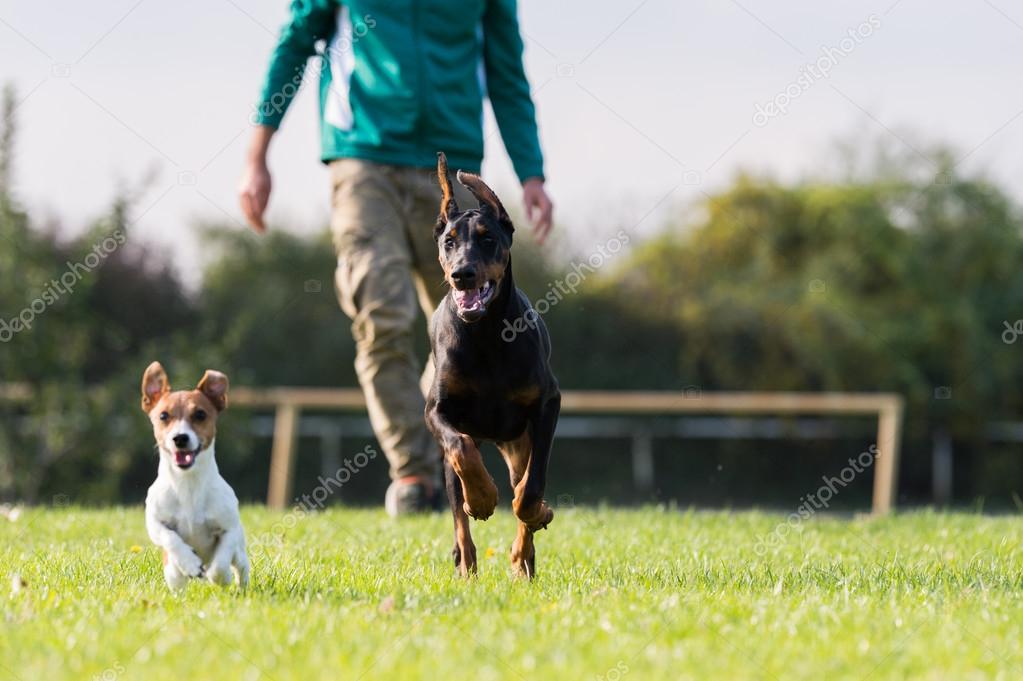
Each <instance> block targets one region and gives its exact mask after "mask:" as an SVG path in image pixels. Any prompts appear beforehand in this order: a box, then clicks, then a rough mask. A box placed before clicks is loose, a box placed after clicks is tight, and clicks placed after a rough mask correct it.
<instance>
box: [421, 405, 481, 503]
mask: <svg viewBox="0 0 1023 681" xmlns="http://www.w3.org/2000/svg"><path fill="white" fill-rule="evenodd" d="M426 424H427V426H429V428H430V430H431V431H432V432H433V435H434V437H435V438H437V444H438V445H440V448H441V451H443V452H444V458H445V460H447V462H448V463H449V464H450V465H451V468H452V469H453V470H454V472H455V474H456V475H457V476H458V479H459V480H460V481H461V482H462V496H463V498H464V499H465V502H464V504H463V508H464V509H465V512H466V513H468V514H469V515H471V516H472V517H473V518H475V519H477V520H486V519H487V518H489V517H490V516H492V515H493V514H494V509H495V508H496V507H497V485H495V484H494V479H493V478H492V477H490V473H488V472H487V469H486V467H485V466H484V465H483V457H482V456H480V450H479V448H478V447H477V446H476V442H475V441H474V440H473V439H472V438H471V437H469V436H468V435H466V434H465V433H460V432H458V431H457V430H455V428H454V427H453V426H452V425H451V424H450V423H448V422H447V420H446V419H445V418H444V416H443V415H441V413H440V412H439V411H438V410H437V406H436V404H434V403H431V404H429V405H428V406H427V409H426Z"/></svg>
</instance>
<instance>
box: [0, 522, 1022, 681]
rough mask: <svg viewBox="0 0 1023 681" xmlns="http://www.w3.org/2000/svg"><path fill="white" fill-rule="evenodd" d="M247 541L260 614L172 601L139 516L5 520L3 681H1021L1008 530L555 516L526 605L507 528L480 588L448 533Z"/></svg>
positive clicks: (195, 593) (219, 602) (238, 605)
mask: <svg viewBox="0 0 1023 681" xmlns="http://www.w3.org/2000/svg"><path fill="white" fill-rule="evenodd" d="M243 520H244V523H245V525H246V530H247V532H248V535H249V537H250V541H254V540H255V541H256V542H257V544H258V545H256V546H253V547H252V550H251V557H252V563H253V583H252V585H251V587H250V589H249V590H248V592H246V593H239V592H237V591H235V590H222V589H219V588H215V587H212V586H210V585H207V584H205V583H200V582H195V583H193V584H191V585H189V587H188V588H187V590H186V591H185V592H184V594H183V595H181V596H175V595H171V594H170V593H169V592H168V591H167V590H166V588H165V587H164V584H163V581H162V576H161V572H160V559H159V554H158V552H157V550H156V549H155V548H154V547H152V546H151V545H150V544H149V542H148V540H147V538H146V535H145V531H144V528H143V517H142V509H141V508H125V509H113V510H103V511H92V510H80V509H53V510H42V509H39V510H27V511H25V512H24V513H23V514H22V515H21V517H20V518H18V519H17V521H16V522H7V521H6V520H3V519H2V518H0V575H2V576H3V577H4V579H5V583H4V584H3V585H0V586H2V590H0V608H2V611H3V620H2V625H0V626H2V635H0V677H3V676H8V675H9V676H10V677H12V678H16V679H23V680H24V681H30V680H31V681H34V680H36V679H60V678H76V679H81V678H85V679H91V678H101V679H105V680H107V681H113V680H114V679H120V678H124V679H133V678H139V679H141V678H145V679H176V680H181V679H204V678H223V679H229V678H243V679H258V678H267V679H280V680H283V679H313V678H333V679H360V678H364V679H375V678H397V679H534V678H537V679H539V678H549V679H559V680H568V679H606V680H609V681H617V680H620V679H637V680H638V679H666V678H671V679H709V678H714V679H797V678H815V679H816V678H820V679H864V678H869V679H907V678H912V679H1020V678H1023V602H1021V594H1023V552H1021V540H1023V524H1021V522H1020V520H1019V518H1017V517H984V516H975V515H957V514H950V515H942V514H932V513H910V514H906V515H901V516H896V517H894V518H889V519H882V520H869V519H863V520H851V519H847V518H815V519H811V520H807V521H805V522H803V523H802V525H801V526H800V527H798V528H797V529H796V530H794V531H793V532H792V533H790V534H789V535H788V536H787V537H786V538H785V539H784V540H783V541H780V542H777V543H771V544H769V548H768V550H766V551H764V550H762V548H761V549H758V548H757V547H763V546H764V544H763V543H758V540H760V539H762V538H763V537H765V536H767V535H768V534H769V533H771V532H772V530H774V528H775V527H776V526H777V524H778V523H779V522H781V521H782V520H783V516H781V515H771V514H762V513H704V512H689V513H687V512H678V511H669V510H658V509H645V510H637V511H618V510H602V509H561V510H560V511H558V515H557V516H556V517H555V520H554V523H553V524H552V525H551V527H550V529H549V530H547V531H544V532H541V533H539V534H538V535H537V537H538V571H539V575H538V578H537V580H536V581H535V582H534V583H532V584H529V583H523V582H521V581H519V582H517V581H513V580H512V579H511V578H510V577H509V572H508V566H507V557H506V550H507V546H508V544H509V542H510V539H511V537H512V535H513V533H514V526H513V523H512V519H511V517H510V514H509V513H508V512H507V511H506V510H504V511H500V512H499V513H498V514H497V515H496V516H495V517H494V518H492V519H491V520H489V521H488V522H486V523H475V533H476V543H477V546H478V547H479V553H480V563H481V574H480V576H479V578H478V579H476V580H474V581H471V582H468V583H466V582H464V581H462V580H460V579H458V578H456V577H454V574H453V569H452V566H451V564H450V562H449V549H450V543H451V532H450V522H449V518H448V516H447V515H446V514H444V515H436V516H433V517H424V518H418V519H412V520H408V521H402V522H394V521H390V520H389V519H387V518H386V517H385V516H384V514H383V512H382V511H351V510H332V511H327V512H323V513H319V514H315V515H310V516H307V517H304V518H295V521H296V522H295V523H294V526H293V527H292V528H291V529H289V530H287V531H286V532H285V533H284V535H283V537H281V536H280V533H279V531H280V529H281V527H282V526H281V525H280V524H279V523H280V521H281V520H282V515H281V514H275V513H272V512H270V511H267V510H265V509H262V508H256V507H250V508H245V509H243ZM278 539H279V540H280V541H277V540H278ZM270 540H273V541H270ZM761 554H762V555H761ZM15 575H18V576H20V580H21V581H24V583H25V586H23V587H21V588H20V589H15V588H13V584H12V579H15V577H14V576H15ZM15 581H19V580H17V579H15Z"/></svg>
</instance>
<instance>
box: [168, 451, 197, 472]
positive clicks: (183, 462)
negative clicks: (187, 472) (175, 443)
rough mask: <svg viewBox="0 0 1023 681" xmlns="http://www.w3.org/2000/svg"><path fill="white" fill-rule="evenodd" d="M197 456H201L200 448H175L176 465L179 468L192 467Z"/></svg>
mask: <svg viewBox="0 0 1023 681" xmlns="http://www.w3.org/2000/svg"><path fill="white" fill-rule="evenodd" d="M197 456H199V450H198V449H175V450H174V465H176V466H177V467H178V468H191V467H192V464H194V463H195V457H197Z"/></svg>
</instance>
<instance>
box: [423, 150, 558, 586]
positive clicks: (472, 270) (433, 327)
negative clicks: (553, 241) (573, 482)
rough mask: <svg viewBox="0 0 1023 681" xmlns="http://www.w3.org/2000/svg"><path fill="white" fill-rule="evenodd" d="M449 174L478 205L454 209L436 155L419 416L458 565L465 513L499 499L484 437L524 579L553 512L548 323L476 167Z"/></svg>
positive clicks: (553, 413) (466, 547)
mask: <svg viewBox="0 0 1023 681" xmlns="http://www.w3.org/2000/svg"><path fill="white" fill-rule="evenodd" d="M457 177H458V182H459V183H461V184H462V185H463V186H464V187H465V188H466V189H468V190H469V191H470V192H471V193H472V194H473V196H475V197H476V199H477V201H478V202H479V206H478V207H477V208H473V209H470V210H466V211H460V210H459V208H458V204H457V203H456V202H455V198H454V195H453V194H452V190H451V179H450V178H449V177H448V169H447V159H446V158H445V156H444V154H443V153H440V154H438V155H437V178H438V181H439V182H440V188H441V193H442V198H441V204H440V215H439V216H438V217H437V224H436V226H435V227H434V237H435V239H436V242H437V248H438V250H439V259H440V263H441V266H442V267H443V269H444V277H445V279H446V280H447V283H448V284H449V285H450V290H449V292H448V294H447V295H446V296H445V297H444V299H443V300H442V301H441V303H440V305H439V306H438V307H437V310H436V311H435V312H434V314H433V317H432V319H431V320H430V345H431V348H432V350H433V358H434V362H435V363H436V373H435V376H434V380H433V385H432V387H431V389H430V392H429V395H428V396H427V401H426V412H425V415H426V423H427V425H428V426H429V428H430V430H431V432H432V433H433V435H434V437H435V438H436V439H437V442H438V444H439V445H440V448H441V451H442V452H443V455H444V479H445V486H446V488H447V494H448V501H449V502H450V504H451V512H452V514H453V515H454V520H455V548H454V550H453V552H452V553H453V556H454V560H455V565H456V567H457V568H458V570H459V572H460V573H461V574H462V575H463V576H469V575H472V574H474V573H475V572H476V569H477V561H476V546H475V545H474V544H473V541H472V535H471V533H470V532H469V516H472V517H473V518H476V519H477V520H486V519H487V518H489V517H490V516H491V514H493V512H494V508H495V506H496V505H497V486H496V485H495V484H494V480H493V478H491V477H490V474H489V473H488V472H487V470H486V468H485V467H484V466H483V459H482V458H481V456H480V452H479V443H480V442H484V441H488V442H494V443H495V444H496V445H497V448H498V450H500V452H501V454H502V456H503V457H504V460H505V462H506V463H507V465H508V471H509V474H510V476H511V484H512V487H513V488H514V494H515V495H514V498H513V500H512V509H513V511H514V512H515V516H516V518H518V520H519V525H518V533H517V535H516V537H515V541H514V542H513V543H512V548H511V563H512V569H513V570H514V572H515V573H516V574H517V575H519V576H524V577H528V578H530V579H532V578H533V576H534V575H535V574H536V551H535V549H534V546H533V533H534V532H536V531H537V530H541V529H543V528H545V527H547V524H548V523H550V522H551V520H552V519H553V517H554V511H553V510H551V508H550V507H549V506H548V505H547V503H546V502H545V501H544V488H545V487H546V483H547V463H548V460H549V458H550V453H551V441H552V440H553V438H554V428H555V425H556V424H557V421H558V413H559V412H560V410H561V393H560V391H559V389H558V381H557V379H555V378H554V374H553V373H552V372H551V367H550V356H551V341H550V336H549V335H548V333H547V328H546V327H545V326H544V323H543V321H542V320H541V319H540V317H539V315H537V314H536V311H535V310H533V308H532V306H530V304H529V300H528V299H527V298H526V296H525V294H524V293H522V291H520V290H519V289H517V288H516V287H515V281H514V279H513V277H512V266H511V245H512V233H513V232H514V231H515V228H514V227H513V225H512V221H511V218H509V217H508V213H507V212H506V211H505V209H504V206H503V205H502V204H501V201H500V200H499V199H498V198H497V195H496V194H494V192H493V191H492V190H491V189H490V187H488V186H487V185H486V184H485V183H484V182H483V180H481V179H480V178H479V177H478V176H477V175H474V174H472V173H465V172H462V171H458V173H457ZM519 320H524V321H526V322H528V324H526V326H525V330H524V331H523V332H522V333H518V334H515V335H514V336H513V337H512V338H511V339H510V340H507V339H506V338H505V337H502V331H503V330H504V329H506V328H508V325H509V324H510V325H511V326H512V328H519V327H521V326H522V324H518V325H516V322H517V321H519Z"/></svg>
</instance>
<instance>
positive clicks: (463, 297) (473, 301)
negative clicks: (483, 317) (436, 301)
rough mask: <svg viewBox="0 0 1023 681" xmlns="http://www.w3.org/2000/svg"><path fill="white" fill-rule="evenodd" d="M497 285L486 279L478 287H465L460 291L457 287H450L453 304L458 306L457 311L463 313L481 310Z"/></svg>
mask: <svg viewBox="0 0 1023 681" xmlns="http://www.w3.org/2000/svg"><path fill="white" fill-rule="evenodd" d="M496 290H497V287H496V286H495V285H494V282H493V281H488V282H487V283H485V284H483V286H480V287H479V288H472V289H466V290H464V291H460V290H458V289H452V290H451V295H452V296H454V299H455V305H457V306H458V311H459V312H461V313H463V314H465V313H476V312H483V311H484V310H485V309H486V307H487V303H489V302H490V299H491V298H493V297H494V291H496Z"/></svg>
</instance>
